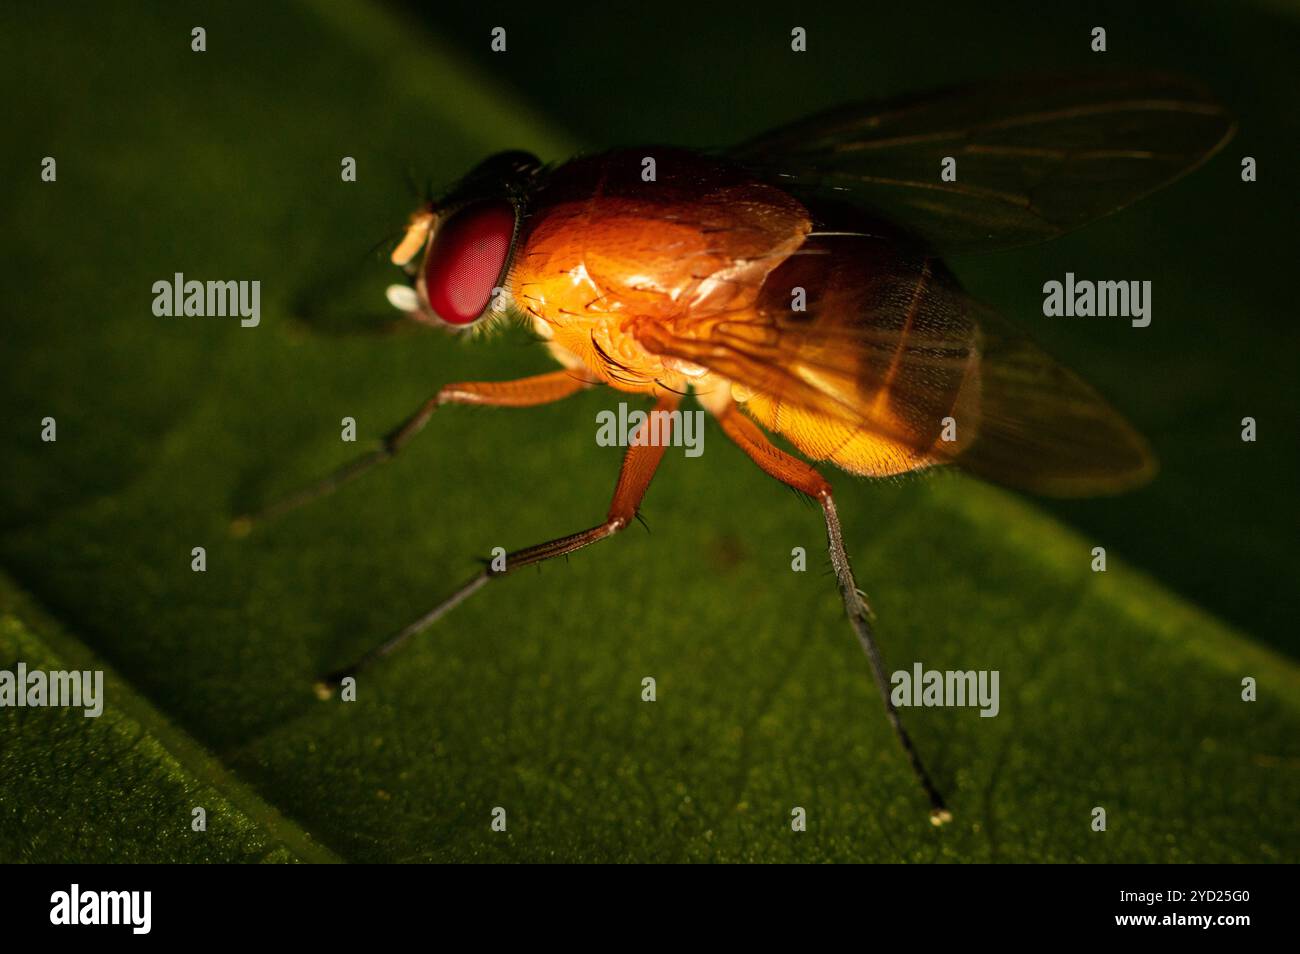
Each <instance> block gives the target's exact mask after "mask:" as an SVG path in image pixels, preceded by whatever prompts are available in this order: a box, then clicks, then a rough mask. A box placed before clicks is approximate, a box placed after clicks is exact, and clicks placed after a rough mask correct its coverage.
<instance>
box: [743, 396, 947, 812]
mask: <svg viewBox="0 0 1300 954" xmlns="http://www.w3.org/2000/svg"><path fill="white" fill-rule="evenodd" d="M718 423H719V424H720V425H721V426H722V430H723V432H724V433H726V435H727V436H728V437H729V438H731V440H732V441H734V442H735V443H736V444H737V445H738V446H739V447H740V449H741V450H743V451H744V452H745V453H746V454H747V455H748V456H749V458H750V459H751V460H753V462H754V463H756V464H757V465H758V466H759V467H761V468H762V469H763V470H764V471H766V472H767V473H768V474H770V475H771V476H773V477H775V478H776V479H777V480H779V481H781V483H783V484H786V485H787V486H790V487H793V488H794V489H795V490H798V491H800V492H802V493H805V494H807V495H808V496H809V497H811V498H813V499H814V500H816V501H817V502H818V503H819V504H821V508H822V513H823V515H824V516H825V518H826V538H827V544H828V547H829V549H830V554H831V566H832V567H834V569H835V580H836V582H837V583H838V585H839V590H840V597H841V598H842V599H843V600H844V610H845V612H846V613H847V614H848V617H849V623H850V625H852V627H853V631H854V633H855V634H856V635H857V637H858V642H859V643H861V644H862V650H863V652H865V653H866V654H867V660H868V662H870V663H871V674H872V676H874V677H875V681H876V688H877V689H879V690H880V697H881V699H882V700H884V703H885V714H886V715H887V716H888V718H889V723H890V725H891V726H893V729H894V734H895V735H896V736H897V737H898V741H899V744H901V745H902V747H903V751H904V752H905V753H906V754H907V758H908V761H909V762H910V763H911V765H912V771H913V772H914V773H915V775H916V777H917V780H918V781H919V782H920V783H921V787H922V788H923V789H925V794H926V797H927V798H929V800H930V821H931V822H932V823H933V824H935V825H942V824H944V823H945V822H948V821H950V820H951V819H952V813H951V812H949V811H948V808H947V806H946V805H945V804H944V800H943V796H942V795H940V794H939V790H938V789H937V788H935V786H934V782H933V781H931V779H930V773H929V772H927V771H926V769H925V764H924V763H923V762H922V761H921V756H920V754H919V753H918V752H917V751H916V747H915V746H914V745H913V744H912V738H911V736H909V735H908V734H907V729H905V728H904V727H903V720H902V719H901V718H900V717H899V714H898V709H897V708H896V707H895V706H894V702H893V700H892V699H891V698H890V691H889V690H890V685H889V674H888V673H887V672H886V670H885V663H884V660H883V659H882V658H881V655H880V649H879V647H877V646H876V639H875V634H874V633H873V632H872V628H871V611H870V610H869V609H868V608H867V603H866V600H864V599H863V597H862V592H861V590H859V589H858V585H857V582H856V581H855V580H854V578H853V568H852V567H851V566H850V565H849V557H848V553H846V552H845V549H844V534H843V531H842V530H841V529H840V518H839V515H838V514H837V513H836V511H835V500H834V498H833V497H832V496H831V485H830V483H829V482H828V481H827V480H826V478H825V477H823V476H822V475H821V474H819V473H818V472H817V471H816V470H815V469H813V468H812V467H811V466H809V465H808V464H806V463H804V462H803V461H801V460H799V459H798V458H797V457H792V456H791V455H789V454H787V453H786V452H785V451H783V450H781V449H780V448H778V447H776V446H775V445H773V444H772V442H771V441H769V440H768V439H767V435H765V434H764V433H763V432H762V431H761V430H760V429H759V427H758V425H757V424H755V423H754V422H753V421H751V420H750V419H749V418H748V417H746V416H745V415H744V413H743V412H742V411H741V410H740V409H739V408H737V407H736V405H734V404H730V405H728V406H727V407H726V408H725V409H724V410H722V411H721V413H719V414H718Z"/></svg>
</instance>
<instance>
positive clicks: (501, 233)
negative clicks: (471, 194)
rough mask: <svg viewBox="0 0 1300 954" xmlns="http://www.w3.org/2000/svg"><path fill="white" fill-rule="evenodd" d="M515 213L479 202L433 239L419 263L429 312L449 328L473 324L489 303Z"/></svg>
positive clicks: (509, 208)
mask: <svg viewBox="0 0 1300 954" xmlns="http://www.w3.org/2000/svg"><path fill="white" fill-rule="evenodd" d="M514 234H515V209H514V206H512V205H511V204H510V203H509V202H479V203H477V204H475V205H471V206H469V207H467V208H464V209H462V210H461V211H459V212H457V213H456V214H455V215H453V216H452V217H451V218H450V219H449V220H448V221H447V222H446V223H445V224H444V225H443V226H442V227H441V228H439V229H438V231H437V234H435V235H434V238H433V248H431V249H429V254H428V256H427V257H426V258H425V261H424V288H425V294H426V295H427V296H428V298H429V306H430V307H431V308H432V309H433V310H434V312H435V313H436V314H437V316H438V317H439V318H441V319H442V320H443V321H445V322H447V324H449V325H469V324H473V323H474V322H475V321H477V320H478V319H479V317H480V316H481V315H482V314H483V312H484V310H485V309H486V308H487V306H488V303H489V302H490V301H491V300H492V289H493V288H495V287H496V284H497V282H498V281H499V280H500V278H501V272H502V271H503V270H504V269H505V265H506V258H507V256H509V254H510V243H511V241H512V239H513V238H514Z"/></svg>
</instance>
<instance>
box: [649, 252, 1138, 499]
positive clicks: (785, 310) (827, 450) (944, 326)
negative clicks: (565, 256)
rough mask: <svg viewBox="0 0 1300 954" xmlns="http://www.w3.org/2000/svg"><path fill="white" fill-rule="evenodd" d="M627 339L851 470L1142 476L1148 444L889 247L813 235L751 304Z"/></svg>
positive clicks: (959, 293) (933, 271)
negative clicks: (724, 384)
mask: <svg viewBox="0 0 1300 954" xmlns="http://www.w3.org/2000/svg"><path fill="white" fill-rule="evenodd" d="M799 289H802V290H804V292H805V293H806V302H805V310H803V311H800V310H797V309H796V308H795V307H793V304H794V301H795V297H796V294H797V291H798V290H799ZM638 337H639V339H640V340H641V341H642V343H643V344H644V345H645V346H646V347H647V348H648V349H650V350H651V351H654V352H656V353H659V354H664V355H669V356H672V357H676V358H679V359H681V360H684V361H689V362H691V363H693V364H698V365H701V366H703V367H706V368H708V369H710V370H711V371H713V372H716V374H717V375H718V376H721V377H722V378H724V379H726V380H727V381H728V382H730V384H732V385H734V387H733V388H732V392H733V394H734V395H735V396H736V398H737V400H740V401H742V403H743V406H744V408H745V410H746V411H747V412H748V413H749V414H750V415H751V416H752V417H754V418H755V419H756V420H757V421H758V422H759V423H760V424H762V425H764V426H765V427H768V428H770V429H772V430H774V431H777V432H779V433H781V434H783V435H784V436H786V437H787V438H788V439H789V440H790V441H791V442H792V443H793V444H794V445H795V446H796V447H797V448H798V449H799V450H800V451H802V452H804V453H805V454H807V455H808V456H809V457H811V458H812V459H814V460H819V461H830V462H832V463H834V464H836V465H837V466H839V467H841V468H842V469H844V470H846V471H849V472H850V473H855V474H864V475H868V476H887V475H890V474H896V473H903V472H907V471H911V470H916V469H919V468H923V467H927V466H932V465H935V464H943V463H956V464H959V465H960V466H962V467H963V468H965V469H967V470H970V471H972V472H973V473H976V474H978V475H980V476H982V477H986V478H988V479H990V480H994V481H996V482H998V483H1002V484H1006V485H1008V486H1012V487H1016V488H1020V489H1024V490H1029V491H1033V492H1036V493H1041V494H1047V495H1057V496H1077V495H1090V494H1098V493H1108V492H1117V491H1120V490H1123V489H1126V488H1128V487H1130V486H1133V485H1136V484H1138V483H1141V482H1143V481H1144V480H1146V479H1147V478H1148V477H1149V476H1150V475H1151V474H1152V473H1153V471H1154V461H1153V458H1152V456H1151V453H1150V450H1149V449H1148V447H1147V445H1146V442H1145V441H1144V440H1143V439H1142V437H1141V436H1140V435H1139V434H1138V433H1137V432H1136V431H1135V430H1134V429H1133V428H1132V427H1131V426H1130V425H1129V424H1128V423H1127V421H1125V420H1124V418H1123V417H1122V416H1121V415H1120V414H1119V413H1118V412H1116V411H1115V410H1114V409H1113V408H1112V407H1111V406H1110V405H1109V404H1107V403H1106V401H1105V400H1104V399H1102V398H1101V396H1100V395H1098V394H1097V392H1096V391H1095V390H1093V389H1092V388H1091V387H1090V386H1089V385H1088V384H1086V383H1085V382H1084V381H1083V380H1082V379H1080V378H1079V377H1078V376H1077V375H1075V374H1073V373H1072V372H1070V371H1068V370H1067V369H1065V368H1064V367H1062V366H1061V365H1060V364H1058V363H1057V362H1056V361H1054V360H1053V359H1052V358H1050V357H1049V356H1048V355H1047V354H1045V353H1044V352H1043V351H1042V350H1040V349H1039V348H1038V347H1036V346H1035V345H1033V344H1032V343H1031V342H1030V341H1029V340H1028V339H1027V338H1025V336H1024V335H1022V334H1020V333H1019V332H1017V331H1016V330H1015V329H1014V328H1012V327H1011V326H1010V325H1009V324H1008V323H1006V322H1005V321H1003V320H1001V319H1000V318H999V317H998V316H997V315H995V314H994V313H993V312H992V311H991V310H989V309H986V308H984V307H982V306H980V305H978V304H977V303H975V302H974V301H972V300H971V299H970V298H969V297H968V296H967V295H966V294H965V292H964V291H963V290H962V289H961V288H960V286H959V285H958V284H957V282H956V281H955V279H953V277H952V276H951V274H950V273H949V272H948V271H947V269H946V268H945V267H944V266H943V264H942V263H941V262H939V261H938V260H937V259H934V258H932V257H930V256H928V255H927V254H925V253H924V252H922V251H919V250H915V249H910V250H909V249H907V248H905V247H899V246H898V245H896V244H895V243H892V242H888V241H879V240H873V239H870V238H862V237H840V236H825V237H814V238H812V239H810V240H809V242H808V243H807V244H806V245H805V246H804V248H803V249H801V250H800V253H799V254H796V255H794V256H791V257H790V258H789V259H787V261H786V262H784V263H783V264H782V265H781V266H779V267H778V268H777V269H776V270H774V271H773V273H772V275H771V276H770V277H769V278H768V280H767V282H766V283H765V284H764V287H763V290H762V292H761V294H760V296H759V298H758V300H757V302H756V303H755V304H754V306H753V307H751V308H746V309H743V310H734V311H730V312H726V313H723V314H718V315H713V316H709V317H702V318H700V319H698V320H697V321H696V322H695V323H694V324H693V325H686V326H682V325H678V326H677V327H675V328H669V327H667V326H665V325H661V324H657V323H656V324H653V325H651V326H648V327H646V328H644V329H640V330H639V331H638Z"/></svg>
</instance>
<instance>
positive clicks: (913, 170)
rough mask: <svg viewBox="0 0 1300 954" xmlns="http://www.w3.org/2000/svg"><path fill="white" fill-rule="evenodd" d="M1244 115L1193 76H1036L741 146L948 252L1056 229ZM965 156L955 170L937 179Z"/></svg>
mask: <svg viewBox="0 0 1300 954" xmlns="http://www.w3.org/2000/svg"><path fill="white" fill-rule="evenodd" d="M1235 128H1236V127H1235V124H1234V122H1233V121H1232V118H1231V117H1230V116H1229V115H1228V113H1227V111H1226V110H1225V109H1224V107H1223V106H1221V105H1220V104H1219V103H1218V102H1216V101H1215V100H1214V98H1213V97H1211V96H1210V95H1209V93H1207V92H1206V91H1205V90H1204V89H1202V88H1201V87H1200V86H1199V85H1197V84H1195V83H1193V82H1191V81H1190V80H1187V79H1184V78H1181V77H1177V76H1169V75H1164V74H1157V73H1137V74H1132V73H1121V74H1098V75H1092V76H1089V75H1083V76H1079V75H1075V76H1027V77H1021V78H1018V79H1013V80H1004V81H999V82H996V83H989V84H985V85H974V86H966V87H960V88H954V89H949V90H943V91H939V92H934V93H928V94H922V95H919V96H913V97H908V98H903V99H897V100H889V101H884V102H877V103H865V104H858V105H854V106H849V107H845V108H841V109H838V110H834V111H832V112H829V113H824V114H822V115H819V116H815V117H813V118H811V119H808V120H804V121H802V122H798V123H794V124H793V125H790V126H785V127H783V128H780V129H777V130H775V131H773V132H770V133H767V134H766V135H762V136H759V137H758V138H756V139H753V140H750V141H749V142H746V143H744V144H742V145H740V146H738V147H736V148H735V149H733V150H731V151H730V153H729V154H730V155H731V156H732V157H733V158H735V159H737V160H740V161H741V162H743V163H745V164H746V165H748V166H750V167H751V168H752V169H754V170H755V171H757V172H759V173H760V174H761V175H763V176H764V177H765V178H767V179H769V180H771V181H773V182H775V183H778V184H781V185H783V186H784V187H786V188H787V189H789V190H790V191H792V192H793V193H795V194H796V195H800V194H814V195H820V196H821V197H823V198H826V197H836V198H838V199H840V200H841V201H850V202H852V203H854V204H856V205H858V206H860V207H862V208H865V209H868V210H870V211H873V212H875V213H876V214H878V215H880V216H882V217H884V218H885V219H887V220H890V221H892V222H894V223H896V224H897V225H899V226H902V227H904V228H906V229H908V230H909V231H911V232H912V233H913V234H914V235H916V236H918V237H919V238H921V239H923V240H924V241H926V242H927V243H928V244H929V245H930V246H931V247H932V248H934V249H935V250H936V251H938V252H939V253H941V254H944V253H958V252H975V251H991V250H995V249H1004V248H1011V247H1014V246H1018V245H1027V244H1031V243H1034V242H1042V241H1046V240H1048V239H1052V238H1055V237H1056V236H1058V235H1062V234H1064V233H1066V232H1069V231H1071V230H1073V229H1076V228H1079V227H1080V226H1082V225H1084V224H1086V223H1088V222H1090V221H1092V220H1094V219H1097V218H1100V217H1102V216H1104V215H1108V214H1110V213H1111V212H1115V211H1116V210H1118V209H1120V208H1123V207H1124V206H1126V205H1128V204H1130V203H1132V202H1134V201H1136V200H1137V199H1139V198H1141V197H1142V196H1144V195H1146V194H1147V193H1149V192H1152V191H1154V190H1155V189H1158V188H1160V187H1161V186H1164V185H1167V184H1168V183H1170V182H1172V181H1173V180H1175V179H1177V178H1179V177H1180V176H1182V175H1184V174H1186V173H1187V172H1190V171H1191V170H1192V169H1194V168H1196V167H1197V166H1198V165H1200V164H1201V163H1202V162H1204V161H1205V160H1206V159H1208V158H1209V157H1210V156H1212V155H1214V153H1215V152H1217V151H1218V150H1219V149H1220V148H1221V147H1222V146H1223V145H1224V144H1225V143H1226V142H1227V141H1228V140H1229V139H1230V138H1231V137H1232V134H1233V132H1234V131H1235ZM946 157H952V158H953V159H955V160H956V169H955V172H956V179H955V181H952V182H945V181H943V180H942V179H941V178H940V171H941V169H942V167H943V160H944V159H945V158H946Z"/></svg>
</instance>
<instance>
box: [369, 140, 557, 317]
mask: <svg viewBox="0 0 1300 954" xmlns="http://www.w3.org/2000/svg"><path fill="white" fill-rule="evenodd" d="M541 170H542V163H541V161H540V160H538V159H537V158H536V157H535V156H532V155H529V154H528V153H526V152H501V153H497V154H496V155H494V156H491V157H489V158H488V159H485V160H484V161H483V162H481V163H479V164H478V166H476V167H475V168H474V169H473V170H472V171H471V172H470V173H469V174H468V175H467V176H465V177H464V178H463V179H461V180H460V182H458V183H457V184H456V185H455V186H454V187H453V188H452V189H451V191H450V192H448V193H447V194H446V195H445V196H443V198H442V199H440V200H439V201H438V202H436V203H429V204H427V205H424V206H422V207H420V208H419V209H417V210H416V211H415V213H414V214H413V215H412V216H411V220H410V222H409V224H408V225H407V227H406V234H405V235H404V236H403V238H402V240H401V242H399V243H398V245H397V248H395V249H394V250H393V254H392V262H393V264H394V265H397V266H398V267H400V268H401V269H402V270H403V271H404V272H405V273H406V277H407V284H406V285H392V286H390V287H389V289H388V300H389V301H390V302H391V303H392V304H393V305H394V306H395V307H397V308H398V309H400V310H402V311H405V312H406V313H407V314H409V315H410V316H411V317H412V318H414V319H416V320H417V321H422V322H424V323H426V324H433V325H437V326H439V327H442V328H447V329H450V330H453V331H462V330H465V329H467V328H473V327H476V326H480V325H482V324H484V323H486V322H485V319H489V318H491V317H492V316H493V315H497V314H501V313H503V312H504V311H505V310H506V308H507V307H508V306H509V304H510V300H509V299H510V296H509V293H508V291H507V287H508V278H509V275H510V267H511V264H512V262H513V259H514V255H515V248H516V244H517V242H518V239H519V232H520V224H521V223H522V222H523V219H524V214H525V211H526V207H527V200H528V196H529V195H530V194H531V193H532V191H533V188H534V185H535V182H536V180H537V177H538V175H539V173H540V172H541Z"/></svg>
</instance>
